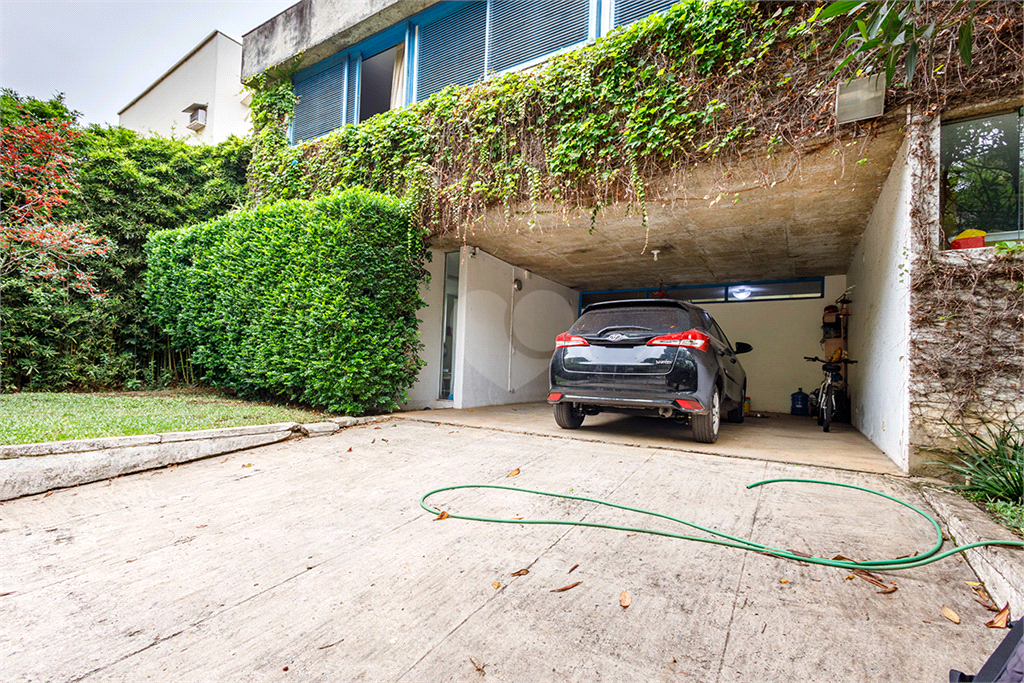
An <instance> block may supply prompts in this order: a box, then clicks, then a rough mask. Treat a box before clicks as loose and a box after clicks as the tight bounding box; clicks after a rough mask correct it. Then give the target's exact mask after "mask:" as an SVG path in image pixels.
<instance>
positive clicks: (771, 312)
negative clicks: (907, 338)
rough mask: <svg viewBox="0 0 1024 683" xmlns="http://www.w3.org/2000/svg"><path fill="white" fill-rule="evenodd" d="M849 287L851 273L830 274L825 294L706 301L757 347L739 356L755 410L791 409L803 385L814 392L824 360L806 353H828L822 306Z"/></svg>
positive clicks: (725, 325) (732, 331) (735, 337)
mask: <svg viewBox="0 0 1024 683" xmlns="http://www.w3.org/2000/svg"><path fill="white" fill-rule="evenodd" d="M844 289H846V277H845V276H843V275H832V276H829V277H826V278H825V298H824V299H787V300H782V301H736V302H730V303H723V304H700V306H701V308H704V309H705V310H707V312H708V313H710V314H711V315H712V316H713V317H714V319H715V320H717V321H718V324H719V325H721V327H722V330H723V331H724V332H725V334H726V336H727V337H729V341H731V342H732V344H733V346H735V345H736V342H739V341H742V342H747V343H748V344H750V345H751V346H753V347H754V350H753V351H751V352H750V353H745V354H743V355H741V356H740V357H739V359H740V362H741V363H743V369H744V370H746V371H747V396H749V397H750V407H751V409H752V410H754V411H756V412H771V413H788V412H789V408H790V394H792V393H793V392H795V391H796V390H797V389H800V388H803V390H804V391H805V392H807V393H808V394H809V393H811V391H813V390H814V389H815V388H817V386H818V385H819V384H821V380H822V375H821V365H820V364H817V363H808V362H807V361H805V360H804V356H818V357H819V358H821V357H822V353H823V352H822V350H821V344H820V341H821V314H822V310H823V309H824V308H825V306H827V305H829V304H831V303H833V302H834V301H835V300H836V298H838V297H839V295H840V294H842V293H843V290H844ZM851 310H852V309H851Z"/></svg>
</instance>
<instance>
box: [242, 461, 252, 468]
mask: <svg viewBox="0 0 1024 683" xmlns="http://www.w3.org/2000/svg"><path fill="white" fill-rule="evenodd" d="M242 467H252V463H251V462H250V463H246V464H245V465H242Z"/></svg>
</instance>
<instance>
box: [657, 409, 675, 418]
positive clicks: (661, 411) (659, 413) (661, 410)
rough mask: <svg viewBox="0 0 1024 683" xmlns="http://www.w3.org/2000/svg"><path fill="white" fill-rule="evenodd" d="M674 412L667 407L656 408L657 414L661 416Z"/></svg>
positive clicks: (668, 415)
mask: <svg viewBox="0 0 1024 683" xmlns="http://www.w3.org/2000/svg"><path fill="white" fill-rule="evenodd" d="M674 412H675V411H674V410H672V409H671V408H668V407H661V408H658V415H661V416H662V417H672V413H674Z"/></svg>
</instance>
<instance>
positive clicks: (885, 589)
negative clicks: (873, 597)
mask: <svg viewBox="0 0 1024 683" xmlns="http://www.w3.org/2000/svg"><path fill="white" fill-rule="evenodd" d="M875 592H876V593H880V594H882V595H884V594H886V593H895V592H896V586H890V587H888V588H883V589H882V590H880V591H875Z"/></svg>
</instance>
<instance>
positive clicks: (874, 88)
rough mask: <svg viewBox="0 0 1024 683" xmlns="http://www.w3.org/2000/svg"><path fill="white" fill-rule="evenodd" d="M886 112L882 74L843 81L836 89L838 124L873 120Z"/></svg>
mask: <svg viewBox="0 0 1024 683" xmlns="http://www.w3.org/2000/svg"><path fill="white" fill-rule="evenodd" d="M884 111H885V78H884V76H882V75H881V74H879V75H877V76H867V77H865V78H857V79H854V80H852V81H841V82H840V83H839V85H838V86H837V87H836V124H842V123H850V122H851V121H861V120H863V119H873V118H876V117H878V116H881V115H882V113H883V112H884Z"/></svg>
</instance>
